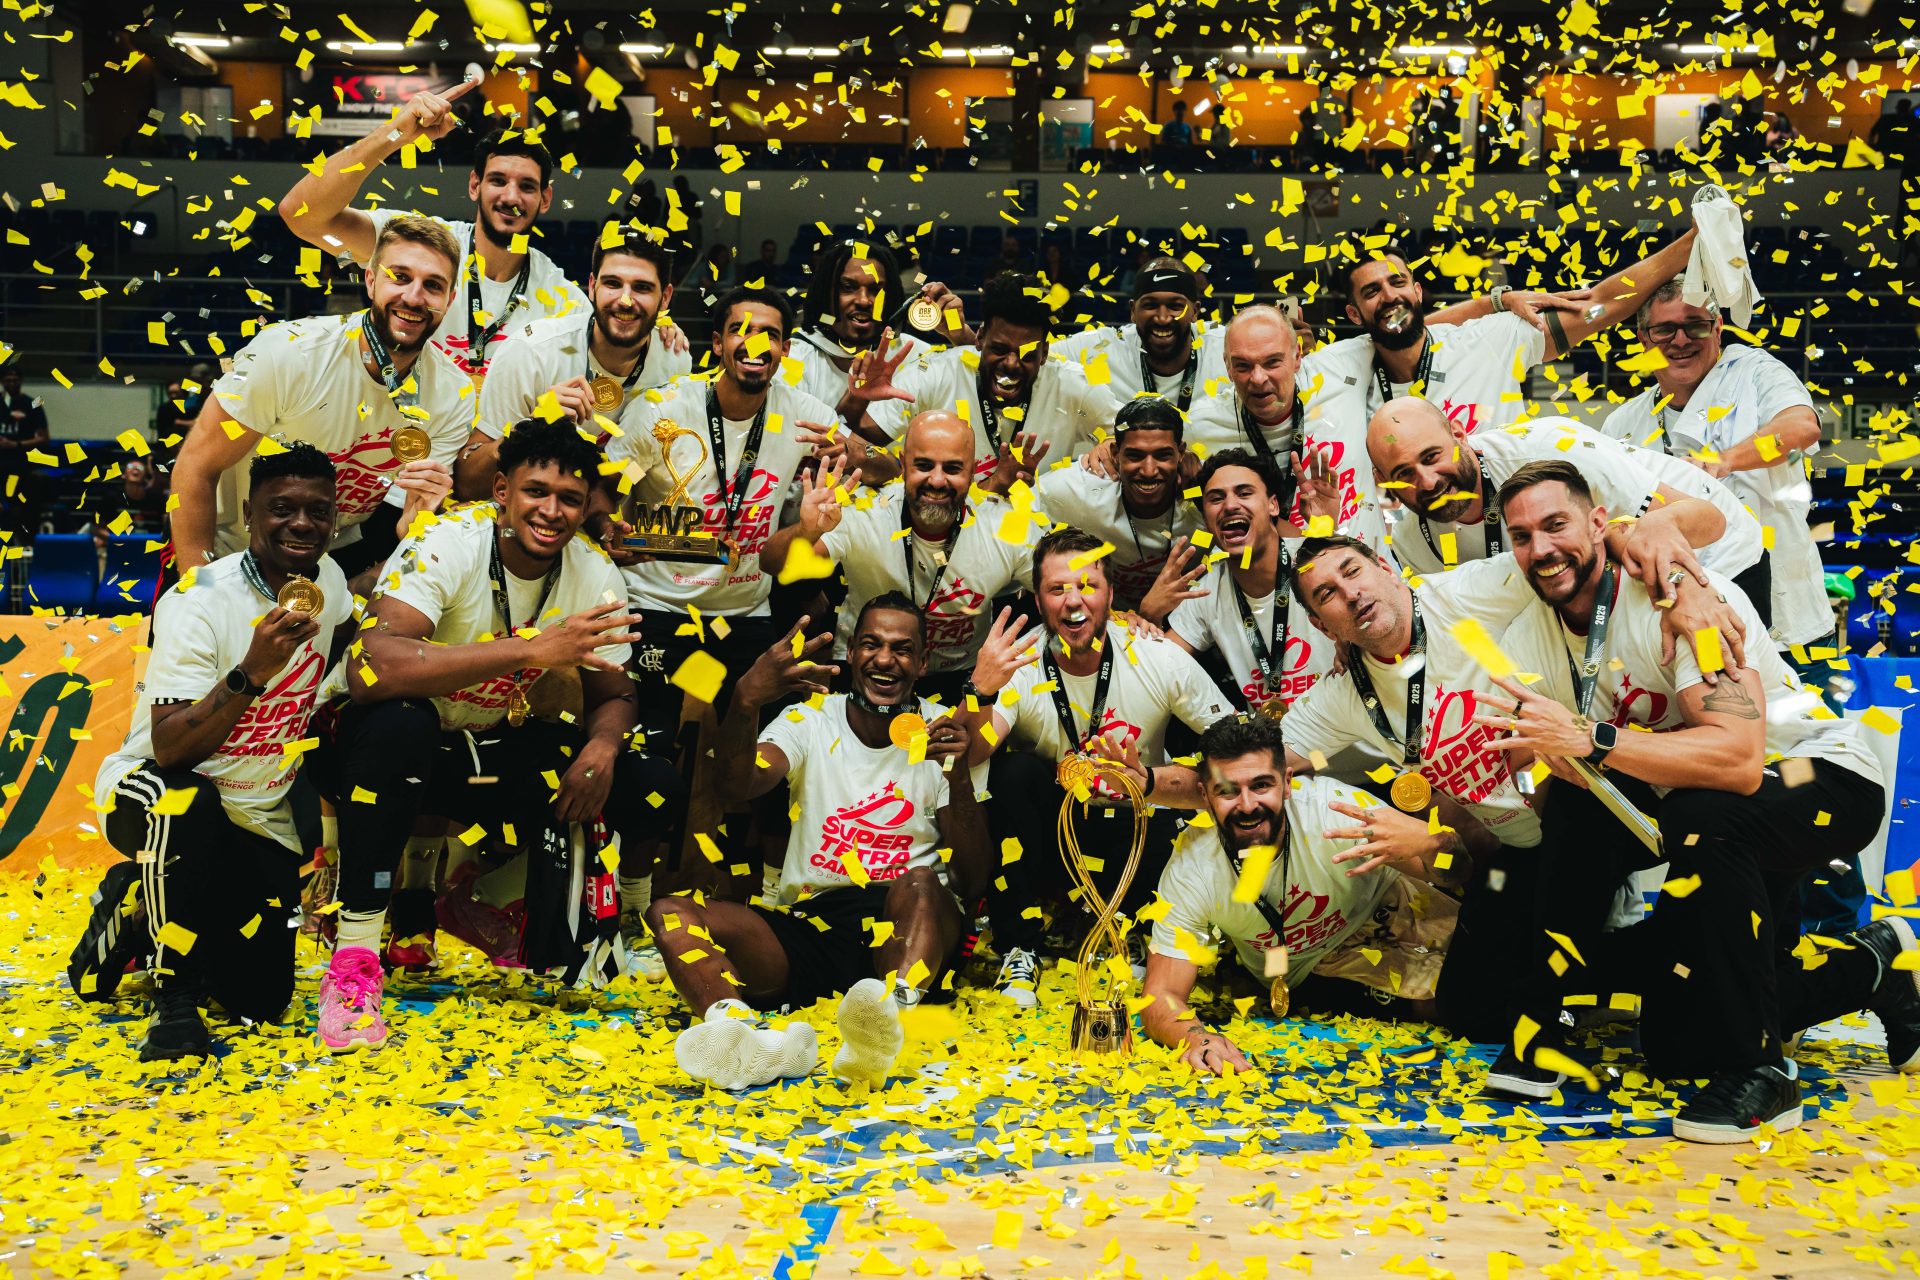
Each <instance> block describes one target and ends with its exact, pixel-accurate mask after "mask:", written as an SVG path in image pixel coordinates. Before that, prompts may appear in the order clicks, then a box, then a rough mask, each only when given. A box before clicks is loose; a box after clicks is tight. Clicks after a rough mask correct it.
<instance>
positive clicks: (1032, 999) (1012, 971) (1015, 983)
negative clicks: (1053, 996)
mask: <svg viewBox="0 0 1920 1280" xmlns="http://www.w3.org/2000/svg"><path fill="white" fill-rule="evenodd" d="M1039 976H1040V962H1039V961H1038V960H1036V959H1035V958H1034V955H1033V952H1031V951H1028V950H1027V949H1026V948H1025V947H1009V948H1007V954H1006V955H1004V956H1002V957H1000V976H999V977H997V978H995V979H994V980H993V989H994V990H995V991H998V992H999V993H1000V994H1001V995H1003V996H1005V997H1006V998H1007V999H1009V1000H1011V1001H1013V1002H1014V1003H1015V1004H1017V1005H1019V1006H1020V1007H1021V1008H1022V1009H1031V1008H1033V1007H1035V1006H1036V1005H1038V1004H1039V1003H1040V993H1039V991H1038V989H1037V987H1036V986H1035V984H1036V982H1037V981H1038V979H1039Z"/></svg>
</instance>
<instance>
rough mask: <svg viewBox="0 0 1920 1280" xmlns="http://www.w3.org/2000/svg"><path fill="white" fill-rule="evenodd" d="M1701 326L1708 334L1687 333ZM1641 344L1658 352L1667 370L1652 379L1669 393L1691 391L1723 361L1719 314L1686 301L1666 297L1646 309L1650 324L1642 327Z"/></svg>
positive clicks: (1656, 373) (1659, 371)
mask: <svg viewBox="0 0 1920 1280" xmlns="http://www.w3.org/2000/svg"><path fill="white" fill-rule="evenodd" d="M1689 325H1691V326H1693V327H1694V328H1695V329H1698V328H1700V327H1701V326H1702V325H1705V326H1707V331H1706V333H1705V334H1703V335H1702V336H1700V337H1697V338H1696V337H1694V336H1693V335H1692V334H1690V333H1688V332H1687V330H1686V326H1689ZM1639 332H1640V341H1641V342H1642V343H1643V344H1645V345H1646V346H1647V347H1648V348H1649V349H1658V350H1659V352H1660V354H1661V355H1662V356H1664V357H1665V358H1666V361H1667V367H1666V368H1664V369H1656V370H1654V372H1653V376H1654V378H1655V380H1656V381H1658V382H1659V384H1660V389H1661V390H1663V391H1667V392H1672V391H1675V390H1685V391H1688V392H1691V391H1692V390H1693V389H1694V388H1695V387H1697V386H1699V385H1700V380H1701V379H1702V378H1705V377H1706V376H1707V371H1708V370H1710V369H1712V368H1713V366H1714V365H1715V364H1716V363H1718V362H1719V359H1720V312H1719V311H1718V310H1717V309H1716V310H1713V311H1709V310H1707V309H1706V308H1704V307H1690V306H1688V305H1687V304H1686V302H1685V301H1684V300H1683V299H1680V298H1667V299H1663V300H1661V301H1658V302H1655V303H1654V304H1653V305H1652V306H1651V307H1649V308H1648V310H1647V323H1646V324H1644V325H1642V326H1640V331H1639Z"/></svg>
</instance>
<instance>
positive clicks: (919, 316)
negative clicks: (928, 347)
mask: <svg viewBox="0 0 1920 1280" xmlns="http://www.w3.org/2000/svg"><path fill="white" fill-rule="evenodd" d="M907 323H908V324H910V325H912V326H913V327H914V328H916V329H918V330H920V331H921V332H922V333H937V332H939V330H940V304H939V303H937V302H935V301H934V300H933V299H932V298H915V299H914V300H913V304H912V305H911V306H909V307H908V308H907Z"/></svg>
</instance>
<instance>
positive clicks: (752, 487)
mask: <svg viewBox="0 0 1920 1280" xmlns="http://www.w3.org/2000/svg"><path fill="white" fill-rule="evenodd" d="M785 487H786V486H785V482H784V481H782V480H781V479H780V477H779V476H777V475H775V474H774V473H773V472H771V471H768V470H767V469H766V468H764V467H755V468H754V469H753V474H752V475H751V476H749V477H747V492H746V496H745V497H743V498H741V499H740V504H739V509H740V516H739V519H738V521H737V522H736V523H735V524H734V526H733V534H732V537H733V543H734V546H735V548H736V549H737V550H738V551H739V552H740V554H741V555H742V556H746V555H748V554H753V555H756V556H757V555H758V554H759V551H760V548H761V547H762V546H764V545H765V544H766V541H767V539H768V538H769V537H771V536H772V534H773V517H774V516H775V515H776V514H777V508H778V506H779V500H780V491H781V490H782V489H784V488H785ZM732 492H733V480H732V477H731V476H729V477H728V479H727V486H726V490H725V493H723V492H722V491H721V490H720V489H711V490H708V492H707V493H706V495H705V496H703V497H702V498H701V499H700V502H701V505H702V506H703V507H704V508H705V510H704V511H703V512H702V513H701V516H700V519H701V523H702V525H704V526H705V528H706V531H707V532H708V533H710V534H713V535H715V536H723V535H725V534H726V532H727V499H726V494H730V493H732ZM754 568H755V571H756V572H757V571H758V568H759V566H758V564H757V563H756V564H755V565H754Z"/></svg>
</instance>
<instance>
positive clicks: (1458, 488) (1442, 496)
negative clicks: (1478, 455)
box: [1413, 470, 1480, 523]
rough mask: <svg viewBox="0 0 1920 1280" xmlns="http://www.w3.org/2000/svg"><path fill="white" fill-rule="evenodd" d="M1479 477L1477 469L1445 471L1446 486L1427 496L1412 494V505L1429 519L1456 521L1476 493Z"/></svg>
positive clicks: (1470, 504)
mask: <svg viewBox="0 0 1920 1280" xmlns="http://www.w3.org/2000/svg"><path fill="white" fill-rule="evenodd" d="M1479 479H1480V476H1479V473H1478V471H1474V472H1467V471H1464V470H1462V471H1452V472H1448V473H1447V488H1446V489H1445V490H1444V491H1443V492H1440V493H1435V494H1434V495H1433V496H1432V497H1428V496H1427V495H1426V494H1424V493H1419V494H1415V495H1414V501H1413V505H1414V508H1415V509H1416V510H1418V511H1419V512H1420V514H1421V515H1423V516H1425V517H1426V518H1427V519H1429V520H1445V521H1447V522H1449V523H1457V522H1458V521H1459V519H1460V514H1461V513H1462V512H1463V511H1465V510H1466V509H1467V508H1468V507H1469V506H1472V505H1473V500H1474V498H1475V497H1477V496H1478V494H1477V493H1476V492H1475V488H1476V485H1477V484H1478V482H1479Z"/></svg>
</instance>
